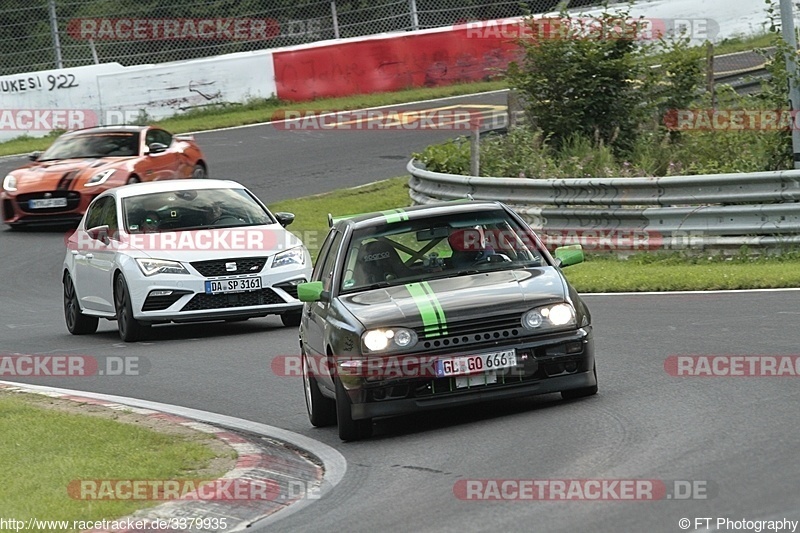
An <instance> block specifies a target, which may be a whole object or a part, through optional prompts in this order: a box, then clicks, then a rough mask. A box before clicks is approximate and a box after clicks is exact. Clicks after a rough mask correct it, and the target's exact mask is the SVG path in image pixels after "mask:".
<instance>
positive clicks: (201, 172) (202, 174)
mask: <svg viewBox="0 0 800 533" xmlns="http://www.w3.org/2000/svg"><path fill="white" fill-rule="evenodd" d="M190 177H191V178H193V179H200V180H204V179H206V178H207V177H208V170H206V167H204V166H203V165H201V164H199V163H198V164H196V165H195V166H194V168H192V175H191V176H190Z"/></svg>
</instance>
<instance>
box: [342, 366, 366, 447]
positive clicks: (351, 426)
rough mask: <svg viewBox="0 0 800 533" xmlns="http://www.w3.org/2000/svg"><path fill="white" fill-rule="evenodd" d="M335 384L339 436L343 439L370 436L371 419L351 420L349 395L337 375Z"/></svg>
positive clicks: (350, 439) (358, 438) (349, 439)
mask: <svg viewBox="0 0 800 533" xmlns="http://www.w3.org/2000/svg"><path fill="white" fill-rule="evenodd" d="M333 381H334V383H335V384H336V423H337V424H338V425H339V438H340V439H342V440H343V441H352V440H360V439H367V438H369V437H371V436H372V419H369V418H367V419H364V420H353V415H352V413H351V411H350V406H351V405H353V404H352V402H351V401H350V397H349V396H348V395H347V392H346V391H345V389H344V385H342V381H341V380H340V379H339V378H338V377H334V378H333Z"/></svg>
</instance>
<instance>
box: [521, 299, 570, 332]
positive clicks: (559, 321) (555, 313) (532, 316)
mask: <svg viewBox="0 0 800 533" xmlns="http://www.w3.org/2000/svg"><path fill="white" fill-rule="evenodd" d="M575 325H576V322H575V309H573V307H572V306H571V305H569V304H555V305H547V306H544V307H537V308H536V309H531V310H530V311H528V312H527V313H525V314H524V315H522V327H524V328H525V329H529V330H542V329H548V328H559V327H563V326H575Z"/></svg>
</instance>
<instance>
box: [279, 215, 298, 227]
mask: <svg viewBox="0 0 800 533" xmlns="http://www.w3.org/2000/svg"><path fill="white" fill-rule="evenodd" d="M275 218H277V219H278V224H280V225H281V226H283V227H284V228H285V227H286V226H288V225H289V224H291V223H292V222H294V213H285V212H280V213H275Z"/></svg>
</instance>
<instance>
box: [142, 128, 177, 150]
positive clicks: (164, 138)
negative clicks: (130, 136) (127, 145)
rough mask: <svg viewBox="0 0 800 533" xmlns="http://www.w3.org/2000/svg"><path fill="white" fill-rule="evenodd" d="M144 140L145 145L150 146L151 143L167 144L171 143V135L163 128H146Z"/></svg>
mask: <svg viewBox="0 0 800 533" xmlns="http://www.w3.org/2000/svg"><path fill="white" fill-rule="evenodd" d="M144 142H145V144H146V145H147V146H150V145H151V144H153V143H161V144H163V145H165V146H169V145H170V144H172V135H171V134H169V133H167V132H166V131H164V130H156V129H152V130H147V135H145V141H144Z"/></svg>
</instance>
